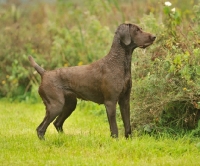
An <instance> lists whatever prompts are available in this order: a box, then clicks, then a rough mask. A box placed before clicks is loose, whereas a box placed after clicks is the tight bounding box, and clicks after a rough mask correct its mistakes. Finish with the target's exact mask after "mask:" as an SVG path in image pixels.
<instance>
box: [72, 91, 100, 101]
mask: <svg viewBox="0 0 200 166" xmlns="http://www.w3.org/2000/svg"><path fill="white" fill-rule="evenodd" d="M75 93H76V96H77V98H79V99H82V100H86V101H93V102H95V103H98V104H103V103H104V97H103V95H102V94H101V92H96V91H95V92H94V91H92V92H91V91H87V92H84V93H83V92H75Z"/></svg>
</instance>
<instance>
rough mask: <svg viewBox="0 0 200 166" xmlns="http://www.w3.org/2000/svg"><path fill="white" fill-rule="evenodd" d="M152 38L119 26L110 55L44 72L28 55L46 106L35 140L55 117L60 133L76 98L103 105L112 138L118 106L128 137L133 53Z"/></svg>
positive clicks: (132, 27)
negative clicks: (38, 79) (87, 62)
mask: <svg viewBox="0 0 200 166" xmlns="http://www.w3.org/2000/svg"><path fill="white" fill-rule="evenodd" d="M155 38H156V37H155V36H154V35H152V34H150V33H146V32H144V31H142V29H141V28H140V27H138V26H137V25H134V24H121V25H120V26H119V27H118V28H117V30H116V32H115V36H114V40H113V43H112V46H111V49H110V52H109V53H108V54H107V55H106V56H105V57H104V58H102V59H100V60H98V61H96V62H93V63H91V64H89V65H83V66H74V67H66V68H60V69H56V70H52V71H45V70H44V69H43V68H41V67H40V66H39V65H38V64H37V63H36V62H35V61H34V59H33V58H32V57H31V56H29V61H30V63H31V65H32V66H33V67H34V68H35V69H36V70H37V72H38V73H39V74H40V75H41V77H42V81H41V85H40V87H39V94H40V96H41V98H42V100H43V102H44V104H45V106H46V116H45V118H44V120H43V121H42V123H41V124H40V125H39V126H38V128H37V134H38V137H39V138H40V139H44V135H45V132H46V129H47V127H48V126H49V124H50V123H51V122H52V121H53V120H54V119H55V118H56V117H57V118H56V120H55V122H54V126H55V128H56V129H57V131H58V132H62V131H63V123H64V121H65V120H66V119H67V118H68V117H69V116H70V115H71V113H72V112H73V111H74V110H75V108H76V104H77V98H80V99H83V100H90V101H93V102H95V103H98V104H104V105H105V107H106V112H107V116H108V121H109V125H110V131H111V136H112V137H118V128H117V123H116V105H117V103H118V104H119V106H120V111H121V115H122V120H123V123H124V128H125V137H126V138H127V137H129V135H130V134H131V126H130V93H131V86H132V82H131V59H132V53H133V50H134V49H135V48H137V47H140V48H146V47H147V46H149V45H151V44H152V43H153V41H154V40H155Z"/></svg>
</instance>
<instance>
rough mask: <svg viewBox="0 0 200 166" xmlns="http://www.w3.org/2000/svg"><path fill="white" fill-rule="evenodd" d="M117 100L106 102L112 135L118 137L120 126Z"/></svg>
mask: <svg viewBox="0 0 200 166" xmlns="http://www.w3.org/2000/svg"><path fill="white" fill-rule="evenodd" d="M116 104H117V103H116V102H112V101H107V102H105V107H106V112H107V116H108V122H109V125H110V132H111V137H113V138H117V137H118V128H117V122H116Z"/></svg>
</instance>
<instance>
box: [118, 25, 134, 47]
mask: <svg viewBox="0 0 200 166" xmlns="http://www.w3.org/2000/svg"><path fill="white" fill-rule="evenodd" d="M129 29H130V24H121V25H120V26H119V28H118V33H119V36H120V40H121V41H122V42H123V43H124V44H125V45H129V44H130V43H131V35H130V30H129Z"/></svg>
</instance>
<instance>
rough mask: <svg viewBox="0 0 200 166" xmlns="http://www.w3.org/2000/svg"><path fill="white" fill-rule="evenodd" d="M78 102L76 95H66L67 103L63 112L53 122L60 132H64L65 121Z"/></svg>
mask: <svg viewBox="0 0 200 166" xmlns="http://www.w3.org/2000/svg"><path fill="white" fill-rule="evenodd" d="M76 104H77V99H76V96H74V95H68V96H66V97H65V105H64V107H63V109H62V113H61V114H60V115H59V116H58V117H57V119H56V120H55V122H54V123H53V124H54V126H55V128H56V130H57V131H58V132H63V123H64V122H65V120H66V119H67V118H68V117H69V116H70V115H71V113H72V112H73V111H74V110H75V108H76Z"/></svg>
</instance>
